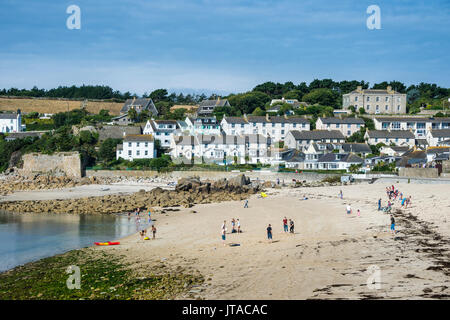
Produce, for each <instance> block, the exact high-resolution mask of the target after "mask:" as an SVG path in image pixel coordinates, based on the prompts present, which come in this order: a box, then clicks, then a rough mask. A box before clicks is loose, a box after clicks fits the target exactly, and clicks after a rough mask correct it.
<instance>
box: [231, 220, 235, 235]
mask: <svg viewBox="0 0 450 320" xmlns="http://www.w3.org/2000/svg"><path fill="white" fill-rule="evenodd" d="M235 224H236V222H235V220H234V218H232V219H231V233H235V232H236V229H235V228H234V226H235Z"/></svg>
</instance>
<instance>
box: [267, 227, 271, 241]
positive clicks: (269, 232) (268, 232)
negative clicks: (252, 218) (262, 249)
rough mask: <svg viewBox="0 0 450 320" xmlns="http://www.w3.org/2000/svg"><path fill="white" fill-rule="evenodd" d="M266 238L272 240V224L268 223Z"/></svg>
mask: <svg viewBox="0 0 450 320" xmlns="http://www.w3.org/2000/svg"><path fill="white" fill-rule="evenodd" d="M267 240H269V241H272V226H271V225H270V224H269V226H268V227H267Z"/></svg>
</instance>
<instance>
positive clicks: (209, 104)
mask: <svg viewBox="0 0 450 320" xmlns="http://www.w3.org/2000/svg"><path fill="white" fill-rule="evenodd" d="M227 102H228V99H220V100H219V99H217V100H212V99H211V100H203V101H201V102H200V107H223V106H224V105H225V104H227Z"/></svg>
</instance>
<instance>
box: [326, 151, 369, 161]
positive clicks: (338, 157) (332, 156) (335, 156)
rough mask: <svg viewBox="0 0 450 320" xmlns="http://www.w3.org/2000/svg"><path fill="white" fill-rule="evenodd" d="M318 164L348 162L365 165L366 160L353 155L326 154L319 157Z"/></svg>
mask: <svg viewBox="0 0 450 320" xmlns="http://www.w3.org/2000/svg"><path fill="white" fill-rule="evenodd" d="M317 161H318V162H348V163H363V162H364V160H363V159H361V158H360V157H358V156H357V155H355V154H353V153H345V154H342V153H325V154H323V155H321V156H320V157H319V159H318V160H317Z"/></svg>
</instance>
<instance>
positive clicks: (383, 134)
mask: <svg viewBox="0 0 450 320" xmlns="http://www.w3.org/2000/svg"><path fill="white" fill-rule="evenodd" d="M367 135H368V136H369V138H380V139H384V138H390V139H397V138H398V139H414V138H415V136H414V133H412V132H411V131H409V130H392V131H387V130H368V131H367Z"/></svg>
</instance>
